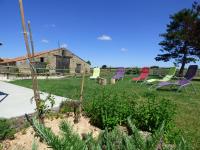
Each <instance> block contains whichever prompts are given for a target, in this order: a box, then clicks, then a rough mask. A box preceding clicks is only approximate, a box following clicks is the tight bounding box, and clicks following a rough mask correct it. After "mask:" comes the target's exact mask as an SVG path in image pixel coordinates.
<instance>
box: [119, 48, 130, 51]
mask: <svg viewBox="0 0 200 150" xmlns="http://www.w3.org/2000/svg"><path fill="white" fill-rule="evenodd" d="M120 51H121V52H127V51H128V49H127V48H121V49H120Z"/></svg>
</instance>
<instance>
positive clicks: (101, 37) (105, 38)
mask: <svg viewBox="0 0 200 150" xmlns="http://www.w3.org/2000/svg"><path fill="white" fill-rule="evenodd" d="M97 39H98V40H101V41H111V40H112V38H111V37H110V36H109V35H105V34H103V35H101V36H99V37H97Z"/></svg>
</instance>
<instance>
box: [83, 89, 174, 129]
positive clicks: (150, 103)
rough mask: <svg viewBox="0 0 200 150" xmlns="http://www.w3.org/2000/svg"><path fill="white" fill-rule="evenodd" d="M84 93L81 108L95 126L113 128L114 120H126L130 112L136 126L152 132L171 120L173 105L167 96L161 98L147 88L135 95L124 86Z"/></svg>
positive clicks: (116, 121) (124, 121)
mask: <svg viewBox="0 0 200 150" xmlns="http://www.w3.org/2000/svg"><path fill="white" fill-rule="evenodd" d="M90 96H91V97H89V96H88V97H86V98H85V99H86V100H85V101H84V111H85V113H86V115H87V116H88V117H89V118H90V121H91V123H92V124H94V125H95V126H97V127H99V128H102V129H105V128H108V129H112V128H114V126H116V125H117V124H125V125H126V124H127V119H126V118H127V117H129V116H131V117H132V120H134V121H135V125H136V127H137V128H139V129H140V130H143V131H149V132H153V131H154V130H157V129H158V127H159V126H160V125H161V124H162V122H163V121H165V123H166V126H168V124H169V123H171V122H172V119H173V117H174V114H175V105H174V104H173V103H172V102H171V101H170V100H168V99H165V98H160V97H158V96H157V95H155V94H153V93H151V92H148V93H145V94H143V95H141V96H138V95H137V94H135V93H134V92H132V91H129V90H128V91H127V90H123V89H118V88H116V87H113V88H103V89H98V90H96V91H95V92H94V93H91V94H90Z"/></svg>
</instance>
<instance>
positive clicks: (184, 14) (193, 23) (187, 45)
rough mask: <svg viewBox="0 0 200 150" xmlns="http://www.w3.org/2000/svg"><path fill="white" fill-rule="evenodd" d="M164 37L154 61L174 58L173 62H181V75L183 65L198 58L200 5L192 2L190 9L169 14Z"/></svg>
mask: <svg viewBox="0 0 200 150" xmlns="http://www.w3.org/2000/svg"><path fill="white" fill-rule="evenodd" d="M170 19H171V21H170V23H169V24H168V25H167V30H166V33H164V34H161V37H163V38H164V40H163V41H161V42H160V43H159V45H161V47H162V48H161V52H162V53H163V54H158V55H157V57H156V58H155V59H156V61H164V62H167V61H169V60H171V59H174V60H175V61H174V64H175V65H178V64H181V69H180V71H179V75H181V76H182V75H183V71H184V68H185V65H186V64H187V63H190V62H196V61H198V59H199V58H200V6H199V4H198V3H196V2H195V3H194V4H193V6H192V8H191V9H183V10H181V11H179V12H177V13H175V14H174V15H171V16H170Z"/></svg>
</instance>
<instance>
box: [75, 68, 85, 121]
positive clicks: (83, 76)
mask: <svg viewBox="0 0 200 150" xmlns="http://www.w3.org/2000/svg"><path fill="white" fill-rule="evenodd" d="M84 83H85V65H84V66H83V74H82V80H81V92H80V100H79V101H80V105H79V108H78V110H76V111H74V112H75V114H74V115H75V117H74V123H78V122H79V119H80V117H81V112H82V102H83V89H84Z"/></svg>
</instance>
